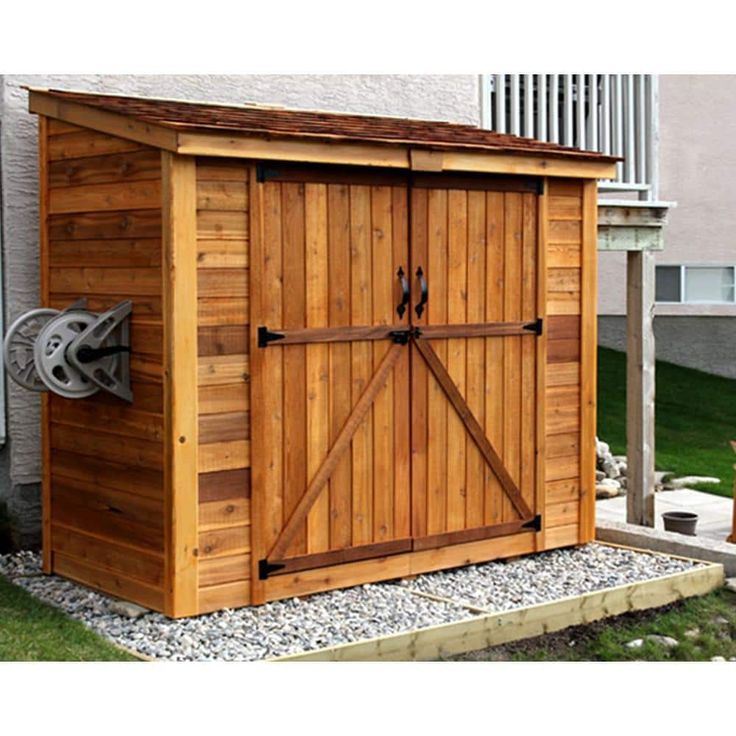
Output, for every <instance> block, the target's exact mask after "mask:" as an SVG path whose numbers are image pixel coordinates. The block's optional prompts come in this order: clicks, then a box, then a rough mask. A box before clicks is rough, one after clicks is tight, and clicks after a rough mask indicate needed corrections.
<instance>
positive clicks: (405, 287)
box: [396, 266, 411, 319]
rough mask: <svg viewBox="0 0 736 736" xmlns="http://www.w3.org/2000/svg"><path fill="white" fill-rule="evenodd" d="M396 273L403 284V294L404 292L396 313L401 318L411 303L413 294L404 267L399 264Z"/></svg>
mask: <svg viewBox="0 0 736 736" xmlns="http://www.w3.org/2000/svg"><path fill="white" fill-rule="evenodd" d="M396 275H397V276H398V278H399V283H400V284H401V294H402V296H401V304H399V306H398V307H396V313H397V314H398V315H399V319H401V318H402V317H403V316H404V312H406V307H407V305H408V304H409V300H410V299H411V295H410V293H409V281H408V280H407V278H406V276H405V275H404V269H403V268H402V267H401V266H399V270H398V271H397V272H396Z"/></svg>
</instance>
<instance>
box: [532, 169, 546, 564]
mask: <svg viewBox="0 0 736 736" xmlns="http://www.w3.org/2000/svg"><path fill="white" fill-rule="evenodd" d="M548 191H549V185H548V182H547V181H546V180H545V182H544V191H543V193H542V194H541V195H540V196H539V199H538V200H537V249H536V250H537V316H538V317H541V319H542V320H543V324H545V325H546V324H547V247H548V246H547V228H548V218H549V208H548V204H549V199H548V197H549V195H548ZM536 348H537V386H536V399H537V407H536V412H537V414H536V422H537V431H536V441H537V462H536V473H537V477H536V504H535V509H536V513H538V514H541V515H542V529H541V531H539V532H537V534H536V537H535V549H536V550H537V551H540V550H543V549H544V547H545V532H544V525H545V517H546V507H545V500H546V493H545V465H546V464H545V457H546V436H547V433H546V431H545V430H546V427H545V418H546V416H545V414H546V408H547V398H546V397H547V386H546V383H547V331H546V330H542V334H541V335H540V336H539V337H538V338H537V345H536Z"/></svg>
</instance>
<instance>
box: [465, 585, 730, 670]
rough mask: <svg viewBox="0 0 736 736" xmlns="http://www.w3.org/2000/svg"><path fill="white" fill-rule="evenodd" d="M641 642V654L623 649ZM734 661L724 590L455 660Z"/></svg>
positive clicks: (728, 593)
mask: <svg viewBox="0 0 736 736" xmlns="http://www.w3.org/2000/svg"><path fill="white" fill-rule="evenodd" d="M648 634H659V635H660V636H671V637H672V638H674V639H677V641H678V645H677V646H676V647H674V648H672V649H667V648H665V647H664V646H662V645H661V644H658V643H655V642H652V641H650V640H647V639H644V637H646V636H647V635H648ZM634 639H644V646H643V647H641V649H630V648H628V647H627V646H626V644H627V643H628V642H630V641H633V640H634ZM711 657H723V658H724V659H727V660H728V659H729V658H731V657H736V594H734V593H731V592H729V591H728V590H726V589H725V588H721V589H720V590H716V591H714V592H713V593H710V594H708V595H705V596H700V597H696V598H688V599H687V600H685V601H682V602H680V603H675V604H672V605H670V606H666V607H664V608H659V609H654V610H651V611H641V612H639V613H630V614H625V615H623V616H617V617H615V618H611V619H604V620H602V621H598V622H596V623H593V624H588V625H586V626H574V627H572V628H569V629H565V630H563V631H560V632H557V633H554V634H547V635H545V636H540V637H536V638H534V639H527V640H525V641H519V642H515V643H513V644H506V645H503V646H498V647H492V648H490V649H484V650H481V651H479V652H470V653H469V654H463V655H458V656H457V657H453V658H452V659H457V660H471V661H508V660H511V661H520V662H529V661H558V662H560V661H563V662H591V661H592V662H627V661H629V662H630V661H652V662H661V661H685V662H698V661H709V660H710V659H711Z"/></svg>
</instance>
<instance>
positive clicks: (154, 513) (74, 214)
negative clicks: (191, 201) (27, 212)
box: [41, 120, 164, 609]
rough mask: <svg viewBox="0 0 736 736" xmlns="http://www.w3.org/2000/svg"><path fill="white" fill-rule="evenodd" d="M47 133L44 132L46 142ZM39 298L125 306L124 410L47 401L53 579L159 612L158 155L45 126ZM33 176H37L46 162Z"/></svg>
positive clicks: (111, 401) (104, 401) (96, 399)
mask: <svg viewBox="0 0 736 736" xmlns="http://www.w3.org/2000/svg"><path fill="white" fill-rule="evenodd" d="M43 128H44V126H42V127H41V130H42V133H43ZM47 129H48V138H47V140H45V141H44V140H42V141H41V151H42V155H44V154H43V152H44V151H45V155H44V157H45V164H46V166H45V169H46V174H45V184H46V187H47V190H46V192H45V203H46V210H47V213H48V214H47V218H46V221H45V222H42V224H41V226H42V228H44V233H43V237H42V242H45V244H46V245H45V254H44V258H43V260H44V265H43V269H44V273H43V276H42V290H43V294H42V298H43V303H44V304H45V305H49V306H52V307H54V308H57V309H63V308H65V307H67V306H69V305H70V304H71V303H72V302H74V301H76V300H77V299H79V298H81V297H86V298H87V307H88V309H90V310H92V311H103V310H105V309H108V308H110V307H112V306H113V305H115V304H116V303H118V302H120V301H122V300H125V299H130V300H132V301H133V313H132V319H131V347H132V354H131V383H132V391H133V396H134V401H133V403H132V404H130V405H128V404H126V403H124V402H122V401H120V400H119V399H116V398H115V397H113V396H111V395H109V394H106V393H105V392H104V391H100V392H98V393H97V394H95V395H93V396H91V397H89V398H86V399H64V398H62V397H60V396H57V395H54V394H49V395H48V396H47V397H46V398H45V401H46V402H47V408H46V412H45V413H46V416H47V422H44V428H43V431H44V434H45V442H46V443H47V452H48V458H47V461H48V462H47V474H46V477H45V483H46V488H45V499H47V500H48V501H49V503H48V504H47V508H46V509H45V516H46V519H47V520H48V522H49V525H50V526H49V534H48V535H47V541H48V544H47V552H48V551H49V549H50V551H51V559H50V561H49V562H50V565H51V568H52V569H53V571H55V572H58V573H60V574H63V575H65V576H67V577H70V578H74V579H76V580H79V581H80V582H83V583H86V584H88V585H91V586H93V587H96V588H100V589H102V590H105V591H107V592H109V593H112V594H113V595H118V596H120V597H122V598H125V599H128V600H132V601H135V602H137V603H140V604H142V605H145V606H147V607H149V608H153V609H161V607H162V605H163V553H164V529H163V518H164V517H163V476H162V462H163V446H162V427H163V390H162V351H163V337H162V310H161V284H162V278H161V276H162V275H161V166H160V159H161V156H160V153H159V151H158V150H156V149H153V148H148V147H145V146H142V145H140V144H137V143H132V142H130V141H127V140H123V139H120V138H115V137H112V136H107V135H102V134H100V133H96V132H93V131H90V130H85V129H82V128H77V127H76V126H72V125H68V124H66V123H60V122H57V121H53V120H50V121H49V122H48V126H47ZM41 163H42V172H43V163H44V162H43V161H42V162H41Z"/></svg>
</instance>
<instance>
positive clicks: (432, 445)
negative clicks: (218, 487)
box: [251, 167, 540, 579]
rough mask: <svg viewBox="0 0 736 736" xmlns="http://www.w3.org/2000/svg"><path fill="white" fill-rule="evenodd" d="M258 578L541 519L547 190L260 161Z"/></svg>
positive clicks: (255, 402) (504, 530)
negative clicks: (540, 265)
mask: <svg viewBox="0 0 736 736" xmlns="http://www.w3.org/2000/svg"><path fill="white" fill-rule="evenodd" d="M255 187H256V191H255V192H254V194H255V196H254V202H255V204H254V206H255V207H256V209H257V213H258V214H257V216H256V217H255V218H254V220H255V221H256V222H257V223H258V224H257V227H258V228H259V232H258V233H257V235H256V236H255V237H254V246H253V254H254V255H253V262H252V265H251V270H252V284H253V285H254V289H253V290H254V294H253V300H254V303H253V320H254V325H255V326H256V327H257V344H256V345H254V348H253V372H254V374H256V373H257V375H258V376H260V380H259V381H257V382H256V384H255V385H254V391H253V392H252V413H253V422H254V424H253V432H254V456H253V488H252V495H253V507H254V528H253V552H254V554H256V555H258V560H259V569H258V574H259V577H260V578H261V579H264V578H266V577H269V576H271V575H278V574H284V573H287V572H296V571H299V570H307V569H313V568H318V567H322V566H326V565H334V564H339V563H341V562H350V561H356V560H363V559H370V558H376V557H383V556H386V555H391V554H399V553H404V552H411V551H417V550H422V549H430V548H433V547H441V546H446V545H451V544H457V543H462V542H467V541H472V540H479V539H485V538H488V537H492V536H499V535H506V534H513V533H515V532H519V531H522V530H525V529H527V528H529V527H530V525H533V524H534V522H535V508H534V497H535V493H534V488H535V465H536V461H535V449H536V446H535V437H536V422H535V415H536V409H535V407H536V346H535V338H536V335H537V332H538V328H539V327H540V324H539V323H538V322H537V311H536V294H537V288H536V280H537V272H536V269H537V265H536V264H537V198H538V194H537V184H536V182H535V181H533V180H525V179H520V178H505V179H504V178H491V177H482V178H481V177H478V178H472V177H464V178H459V177H455V178H453V177H451V176H446V175H434V174H428V175H415V176H413V177H412V178H411V179H409V178H408V177H407V176H406V175H397V174H395V173H392V172H377V171H375V170H373V171H356V170H350V169H339V168H326V167H325V168H304V167H301V168H286V167H274V168H263V167H262V168H259V176H258V181H257V183H256V184H255Z"/></svg>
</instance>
